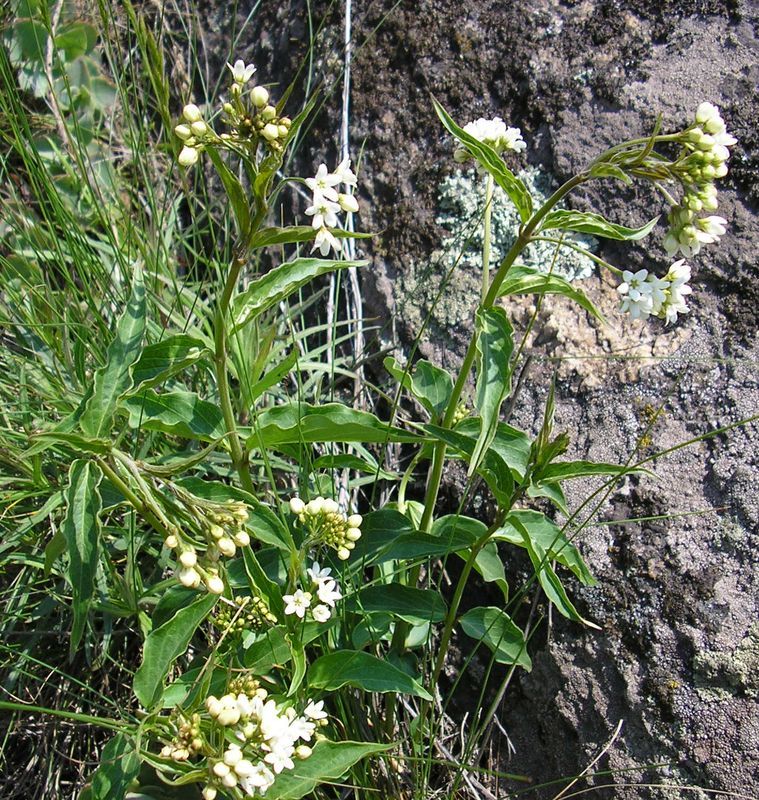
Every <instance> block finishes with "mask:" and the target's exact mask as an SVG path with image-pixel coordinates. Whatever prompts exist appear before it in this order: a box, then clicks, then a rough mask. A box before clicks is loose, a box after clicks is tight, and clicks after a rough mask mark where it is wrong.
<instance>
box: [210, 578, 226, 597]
mask: <svg viewBox="0 0 759 800" xmlns="http://www.w3.org/2000/svg"><path fill="white" fill-rule="evenodd" d="M206 589H208V591H209V592H211V594H223V593H224V581H223V580H222V579H221V578H220V577H219V576H218V575H209V576H208V577H207V578H206Z"/></svg>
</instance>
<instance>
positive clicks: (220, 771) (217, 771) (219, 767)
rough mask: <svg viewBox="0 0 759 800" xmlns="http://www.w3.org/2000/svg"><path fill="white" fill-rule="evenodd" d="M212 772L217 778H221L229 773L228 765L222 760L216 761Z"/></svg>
mask: <svg viewBox="0 0 759 800" xmlns="http://www.w3.org/2000/svg"><path fill="white" fill-rule="evenodd" d="M213 774H214V775H216V776H217V777H218V778H223V777H224V776H225V775H229V767H228V766H227V765H226V764H225V763H224V762H223V761H217V762H216V763H215V764H214V765H213Z"/></svg>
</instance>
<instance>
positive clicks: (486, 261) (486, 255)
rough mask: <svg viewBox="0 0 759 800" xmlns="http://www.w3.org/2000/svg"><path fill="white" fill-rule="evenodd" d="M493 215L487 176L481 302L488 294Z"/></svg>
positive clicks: (491, 178) (489, 184)
mask: <svg viewBox="0 0 759 800" xmlns="http://www.w3.org/2000/svg"><path fill="white" fill-rule="evenodd" d="M492 215H493V176H492V175H490V174H488V178H487V182H486V183H485V218H484V221H483V225H484V230H483V242H482V302H483V303H484V302H485V298H486V297H487V294H488V286H489V284H490V237H491V232H490V220H491V217H492Z"/></svg>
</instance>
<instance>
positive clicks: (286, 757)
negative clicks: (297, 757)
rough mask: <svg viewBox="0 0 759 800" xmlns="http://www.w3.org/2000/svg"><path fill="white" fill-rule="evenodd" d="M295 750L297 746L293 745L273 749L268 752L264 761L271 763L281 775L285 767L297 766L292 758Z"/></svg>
mask: <svg viewBox="0 0 759 800" xmlns="http://www.w3.org/2000/svg"><path fill="white" fill-rule="evenodd" d="M294 752H295V748H294V747H293V746H292V745H291V746H290V747H286V748H285V747H278V748H277V749H276V750H272V751H271V753H267V754H266V755H265V756H264V761H266V763H267V764H270V765H271V768H272V769H273V770H274V772H275V773H276V774H277V775H279V773H280V772H282V770H283V769H293V768H294V767H295V762H294V761H293V759H292V755H293V753H294Z"/></svg>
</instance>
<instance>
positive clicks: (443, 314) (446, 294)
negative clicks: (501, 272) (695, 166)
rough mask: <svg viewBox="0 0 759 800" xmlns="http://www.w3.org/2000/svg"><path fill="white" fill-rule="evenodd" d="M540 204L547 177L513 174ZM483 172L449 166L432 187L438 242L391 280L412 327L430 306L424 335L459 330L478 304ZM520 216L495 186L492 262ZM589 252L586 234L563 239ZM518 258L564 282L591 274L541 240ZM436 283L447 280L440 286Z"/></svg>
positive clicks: (572, 254)
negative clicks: (425, 257)
mask: <svg viewBox="0 0 759 800" xmlns="http://www.w3.org/2000/svg"><path fill="white" fill-rule="evenodd" d="M518 176H519V178H520V179H521V180H522V181H523V182H524V183H525V185H526V186H527V188H528V190H529V191H530V194H531V195H532V197H533V204H534V207H535V208H539V207H540V206H541V205H542V204H543V203H544V202H545V201H546V200H547V199H548V197H549V196H550V195H551V193H552V192H553V190H554V189H555V188H556V185H555V182H554V181H553V180H552V179H551V177H550V176H549V175H548V174H547V173H545V172H542V171H541V170H537V169H532V168H531V169H528V170H525V171H522V172H519V173H518ZM484 195H485V178H484V177H483V176H481V175H477V173H476V172H475V170H474V169H470V170H468V171H464V172H461V171H456V172H454V173H452V174H451V175H449V176H448V177H446V178H445V179H444V180H443V182H442V183H441V184H440V187H439V191H438V212H437V216H436V218H435V222H436V223H437V224H438V225H439V226H440V227H441V228H442V229H443V230H444V231H445V234H444V236H443V238H442V240H441V242H440V247H439V248H437V249H436V250H435V251H434V252H433V253H432V255H431V256H430V259H429V261H426V262H424V263H419V262H412V263H409V264H407V265H406V266H405V269H404V270H402V271H401V273H400V275H399V278H398V291H397V292H396V302H397V306H398V313H399V316H400V318H401V319H403V320H404V321H405V322H406V324H408V325H409V326H410V328H411V329H412V330H414V332H416V331H418V330H419V329H420V328H421V325H422V323H423V320H424V319H425V317H426V316H427V314H428V313H429V312H430V311H431V312H432V313H431V319H430V327H431V328H432V330H430V331H429V333H431V334H433V335H434V333H435V332H436V329H437V331H440V330H441V329H442V330H443V331H448V332H450V331H451V330H453V329H456V328H462V327H463V328H466V327H467V326H468V325H469V324H470V322H471V319H472V315H473V311H474V309H475V308H476V306H477V303H478V301H479V295H480V287H481V282H482V245H483V225H482V218H483V208H484ZM519 224H520V219H519V215H518V214H517V211H516V209H515V207H514V204H513V203H512V202H511V200H510V199H509V198H508V196H507V195H506V193H505V192H504V191H503V190H502V189H500V188H499V187H497V186H496V187H495V191H494V193H493V209H492V222H491V226H492V235H491V263H492V265H493V267H496V266H497V265H498V263H499V262H500V261H501V259H502V258H503V257H504V256H505V255H506V253H507V252H508V250H509V248H510V247H511V245H512V244H513V243H514V240H515V238H516V235H517V232H518V229H519ZM565 241H567V242H570V243H571V244H572V245H574V246H575V247H578V248H580V249H583V250H587V251H589V252H593V251H595V249H596V247H597V241H596V240H595V239H594V238H593V237H592V236H585V235H583V234H573V235H569V236H566V237H565ZM519 263H521V264H525V265H526V266H529V267H534V268H535V269H538V270H540V271H541V272H552V273H553V274H555V275H559V276H561V277H563V278H566V279H567V280H570V281H571V280H578V279H582V278H587V277H588V276H589V275H591V274H592V272H593V269H594V263H593V261H592V259H590V258H588V257H587V256H584V255H582V253H578V252H577V251H575V250H571V249H570V248H568V247H563V248H561V249H559V250H558V251H557V248H556V245H554V244H551V243H548V242H533V243H532V244H530V245H529V247H527V248H526V249H525V250H524V251H523V253H522V256H521V258H520V260H519ZM443 281H446V286H445V287H443V288H442V291H441V287H442V286H443Z"/></svg>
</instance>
